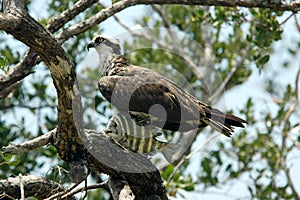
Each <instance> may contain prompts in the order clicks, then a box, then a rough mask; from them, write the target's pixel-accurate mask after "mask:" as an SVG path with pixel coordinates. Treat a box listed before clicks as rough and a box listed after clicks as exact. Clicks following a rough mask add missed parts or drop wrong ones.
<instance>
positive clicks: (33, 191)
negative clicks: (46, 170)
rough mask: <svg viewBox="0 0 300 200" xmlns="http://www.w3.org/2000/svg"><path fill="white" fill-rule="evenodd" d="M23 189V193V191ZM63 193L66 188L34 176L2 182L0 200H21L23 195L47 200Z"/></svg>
mask: <svg viewBox="0 0 300 200" xmlns="http://www.w3.org/2000/svg"><path fill="white" fill-rule="evenodd" d="M22 188H23V191H21V190H22ZM61 191H64V187H63V186H62V185H60V184H59V183H56V182H54V181H50V180H47V179H44V178H41V177H38V176H34V175H26V176H17V177H10V178H8V179H5V180H0V199H2V198H3V199H20V198H21V193H23V195H24V197H36V198H38V199H45V198H47V197H50V196H51V195H53V194H55V193H57V192H61ZM70 199H71V198H70Z"/></svg>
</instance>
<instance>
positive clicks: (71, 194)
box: [62, 181, 108, 198]
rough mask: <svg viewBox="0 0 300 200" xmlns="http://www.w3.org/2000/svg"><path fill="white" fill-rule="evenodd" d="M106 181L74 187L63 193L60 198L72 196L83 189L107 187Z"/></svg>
mask: <svg viewBox="0 0 300 200" xmlns="http://www.w3.org/2000/svg"><path fill="white" fill-rule="evenodd" d="M107 187H108V186H107V182H106V181H105V182H102V183H97V184H93V185H88V186H86V187H85V186H83V187H80V188H76V189H74V190H72V191H69V192H68V193H67V194H65V195H64V196H62V198H66V197H68V196H69V197H72V196H74V195H75V194H78V193H80V192H82V191H84V190H86V191H87V190H93V189H99V188H107Z"/></svg>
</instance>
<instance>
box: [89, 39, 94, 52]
mask: <svg viewBox="0 0 300 200" xmlns="http://www.w3.org/2000/svg"><path fill="white" fill-rule="evenodd" d="M94 47H95V42H94V41H92V42H90V43H89V44H88V45H87V50H88V51H89V49H90V48H94Z"/></svg>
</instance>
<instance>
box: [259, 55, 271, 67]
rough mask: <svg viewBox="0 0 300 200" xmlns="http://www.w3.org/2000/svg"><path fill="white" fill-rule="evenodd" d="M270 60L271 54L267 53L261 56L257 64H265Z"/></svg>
mask: <svg viewBox="0 0 300 200" xmlns="http://www.w3.org/2000/svg"><path fill="white" fill-rule="evenodd" d="M269 60H270V55H265V56H263V57H261V58H260V59H259V60H258V61H257V64H258V65H259V66H263V65H264V64H266V63H267V62H268V61H269Z"/></svg>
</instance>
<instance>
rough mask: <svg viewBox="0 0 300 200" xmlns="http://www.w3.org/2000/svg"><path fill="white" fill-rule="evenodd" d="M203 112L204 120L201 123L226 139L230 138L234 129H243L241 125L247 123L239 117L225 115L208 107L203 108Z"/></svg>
mask: <svg viewBox="0 0 300 200" xmlns="http://www.w3.org/2000/svg"><path fill="white" fill-rule="evenodd" d="M204 111H205V114H206V116H205V119H202V121H203V122H204V123H206V124H207V125H209V126H211V127H212V128H214V129H216V130H217V131H219V132H221V133H223V134H224V135H226V136H227V137H231V135H232V133H233V132H234V127H241V128H244V127H245V126H244V124H243V123H247V122H246V121H245V120H243V119H241V118H239V117H236V116H234V115H231V114H225V113H223V112H221V111H219V110H217V109H214V108H211V107H209V106H205V107H204Z"/></svg>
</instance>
